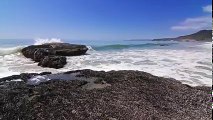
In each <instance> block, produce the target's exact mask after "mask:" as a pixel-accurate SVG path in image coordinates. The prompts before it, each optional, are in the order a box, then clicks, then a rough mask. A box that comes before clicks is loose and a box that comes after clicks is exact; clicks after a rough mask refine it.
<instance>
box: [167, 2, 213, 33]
mask: <svg viewBox="0 0 213 120" xmlns="http://www.w3.org/2000/svg"><path fill="white" fill-rule="evenodd" d="M203 11H204V12H208V13H212V5H208V6H205V7H203ZM211 28H212V15H207V16H200V17H196V18H187V19H186V20H184V21H183V22H181V23H180V24H179V25H176V26H173V27H171V29H172V30H201V29H211Z"/></svg>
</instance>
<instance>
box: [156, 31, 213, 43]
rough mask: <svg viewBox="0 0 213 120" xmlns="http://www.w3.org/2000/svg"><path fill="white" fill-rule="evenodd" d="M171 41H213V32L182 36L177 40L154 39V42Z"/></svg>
mask: <svg viewBox="0 0 213 120" xmlns="http://www.w3.org/2000/svg"><path fill="white" fill-rule="evenodd" d="M170 40H177V41H212V30H201V31H199V32H196V33H193V34H190V35H185V36H180V37H176V38H161V39H154V40H153V41H170Z"/></svg>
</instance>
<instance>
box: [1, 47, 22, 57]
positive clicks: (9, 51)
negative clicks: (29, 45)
mask: <svg viewBox="0 0 213 120" xmlns="http://www.w3.org/2000/svg"><path fill="white" fill-rule="evenodd" d="M22 48H24V46H17V47H11V48H0V56H4V55H10V54H15V53H18V52H21V50H22Z"/></svg>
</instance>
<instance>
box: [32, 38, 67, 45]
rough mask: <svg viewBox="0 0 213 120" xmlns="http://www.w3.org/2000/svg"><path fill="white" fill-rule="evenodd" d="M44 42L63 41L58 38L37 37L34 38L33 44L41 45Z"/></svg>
mask: <svg viewBox="0 0 213 120" xmlns="http://www.w3.org/2000/svg"><path fill="white" fill-rule="evenodd" d="M45 43H63V41H62V40H61V39H59V38H51V39H48V38H47V39H42V38H38V39H35V42H34V45H42V44H45Z"/></svg>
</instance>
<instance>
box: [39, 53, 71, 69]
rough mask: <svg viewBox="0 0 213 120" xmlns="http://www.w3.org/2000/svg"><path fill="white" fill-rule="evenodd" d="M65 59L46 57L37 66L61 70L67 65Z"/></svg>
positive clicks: (61, 57) (62, 57)
mask: <svg viewBox="0 0 213 120" xmlns="http://www.w3.org/2000/svg"><path fill="white" fill-rule="evenodd" d="M66 60H67V59H66V57H64V56H46V57H44V59H43V60H41V61H40V62H39V64H38V65H39V66H42V67H49V68H56V69H59V68H63V67H64V65H65V64H66V63H67V61H66Z"/></svg>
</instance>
